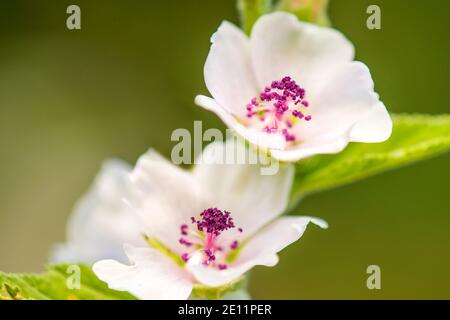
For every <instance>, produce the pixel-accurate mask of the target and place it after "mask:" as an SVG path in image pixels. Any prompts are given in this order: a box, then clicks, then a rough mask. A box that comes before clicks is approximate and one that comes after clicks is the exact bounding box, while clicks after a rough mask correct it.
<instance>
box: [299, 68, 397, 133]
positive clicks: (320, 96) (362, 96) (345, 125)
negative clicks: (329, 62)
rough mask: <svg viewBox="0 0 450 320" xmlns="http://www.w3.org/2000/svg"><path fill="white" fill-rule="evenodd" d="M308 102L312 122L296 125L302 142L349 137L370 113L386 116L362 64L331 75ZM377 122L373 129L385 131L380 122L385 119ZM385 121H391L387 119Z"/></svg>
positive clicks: (367, 72) (367, 70) (342, 69)
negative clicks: (353, 128) (356, 125)
mask: <svg viewBox="0 0 450 320" xmlns="http://www.w3.org/2000/svg"><path fill="white" fill-rule="evenodd" d="M309 100H310V107H308V112H309V114H311V115H312V120H311V121H309V122H307V123H299V124H298V125H297V126H296V128H295V129H296V133H297V134H298V136H299V138H300V139H301V140H302V141H307V140H313V139H319V138H320V139H322V138H326V137H330V140H331V139H335V138H336V137H340V136H343V135H346V134H348V133H349V132H350V129H351V128H352V127H353V126H354V125H355V124H356V123H357V122H358V121H361V120H366V122H369V120H368V119H370V117H371V115H372V114H373V113H375V112H378V111H379V110H383V111H384V112H385V107H384V105H383V104H381V103H380V101H379V97H378V95H377V94H376V93H375V92H374V83H373V80H372V77H371V75H370V71H369V69H368V68H367V66H365V65H364V64H363V63H361V62H351V63H348V64H346V65H344V66H342V67H341V68H339V69H338V70H336V71H335V72H333V73H331V75H330V77H329V79H328V80H327V81H326V82H324V83H323V84H322V85H321V86H320V87H318V88H317V91H316V92H314V93H313V94H312V95H311V97H310V99H309ZM379 118H380V117H374V124H375V126H377V125H381V127H382V129H385V127H386V124H382V123H380V121H379V120H384V119H379ZM387 119H388V120H390V119H389V116H388V117H387ZM388 123H390V121H389V122H388ZM370 131H373V128H370Z"/></svg>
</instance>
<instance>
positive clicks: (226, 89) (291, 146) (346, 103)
mask: <svg viewBox="0 0 450 320" xmlns="http://www.w3.org/2000/svg"><path fill="white" fill-rule="evenodd" d="M211 41H212V46H211V50H210V52H209V55H208V58H207V60H206V63H205V69H204V75H205V83H206V86H207V88H208V90H209V92H210V93H211V95H212V96H213V98H214V99H211V98H208V97H205V96H197V97H196V99H195V102H196V104H198V105H200V106H202V107H204V108H205V109H208V110H210V111H213V112H215V113H216V114H217V115H218V116H219V117H220V118H221V119H222V120H223V121H224V122H225V124H226V125H227V126H229V127H230V128H232V129H234V130H235V131H236V132H237V133H238V134H239V135H241V136H243V137H244V138H245V139H247V140H249V141H250V142H251V143H253V144H256V145H259V146H260V147H263V148H268V149H269V150H270V151H271V154H272V156H273V157H275V158H277V159H279V160H282V161H296V160H299V159H302V158H306V157H309V156H313V155H315V154H326V153H337V152H340V151H342V150H343V149H344V148H345V147H346V146H347V144H348V143H349V142H368V143H374V142H382V141H385V140H386V139H388V138H389V136H390V134H391V131H392V121H391V118H390V116H389V114H388V112H387V111H386V108H385V106H384V104H383V103H382V102H381V101H380V100H379V97H378V94H376V93H375V92H374V83H373V80H372V78H371V75H370V72H369V70H368V68H367V67H366V66H365V65H364V64H363V63H361V62H356V61H353V60H354V48H353V46H352V44H351V43H350V42H349V41H348V40H347V39H346V38H345V37H344V36H343V35H342V34H341V33H340V32H338V31H336V30H334V29H330V28H322V27H318V26H315V25H312V24H309V23H304V22H301V21H299V20H298V19H297V18H296V17H295V16H294V15H291V14H288V13H281V12H278V13H273V14H269V15H266V16H263V17H262V18H260V19H259V20H258V21H257V22H256V24H255V25H254V27H253V30H252V34H251V37H250V38H248V37H247V36H246V35H245V34H244V33H243V32H242V31H241V30H240V29H239V28H237V27H236V26H234V25H232V24H230V23H228V22H223V23H222V25H221V26H220V27H219V29H218V31H217V32H216V33H215V34H214V35H213V37H212V40H211Z"/></svg>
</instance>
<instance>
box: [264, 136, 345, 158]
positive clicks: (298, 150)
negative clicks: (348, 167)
mask: <svg viewBox="0 0 450 320" xmlns="http://www.w3.org/2000/svg"><path fill="white" fill-rule="evenodd" d="M347 145H348V137H347V136H343V137H337V138H335V139H326V140H325V139H322V140H321V139H317V140H312V141H308V142H307V143H302V144H301V145H299V146H296V147H295V148H289V149H285V150H271V151H270V154H271V156H272V157H274V158H275V159H278V160H279V161H286V162H295V161H298V160H301V159H305V158H308V157H312V156H314V155H317V154H332V153H339V152H341V151H342V150H344V149H345V147H346V146H347Z"/></svg>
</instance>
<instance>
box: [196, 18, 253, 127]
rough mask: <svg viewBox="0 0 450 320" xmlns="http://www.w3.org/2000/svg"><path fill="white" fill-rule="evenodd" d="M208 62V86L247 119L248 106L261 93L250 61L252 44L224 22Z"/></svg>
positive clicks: (217, 97)
mask: <svg viewBox="0 0 450 320" xmlns="http://www.w3.org/2000/svg"><path fill="white" fill-rule="evenodd" d="M211 42H212V45H211V49H210V52H209V55H208V58H207V59H206V63H205V68H204V75H205V83H206V86H207V88H208V90H209V92H210V93H211V95H212V96H213V97H214V99H215V100H217V102H218V103H219V104H220V105H221V106H222V107H223V108H225V109H226V110H227V111H228V112H231V113H233V114H234V115H236V116H239V117H240V118H245V114H246V109H245V106H246V105H247V104H248V103H249V102H250V100H251V99H252V98H253V97H254V96H255V95H256V94H258V87H257V83H256V80H255V78H254V74H253V70H252V67H251V62H250V42H249V40H248V38H247V36H246V35H245V34H244V33H243V32H242V31H241V30H240V29H239V28H238V27H236V26H234V25H233V24H231V23H229V22H226V21H225V22H223V23H222V24H221V26H220V27H219V29H218V30H217V32H216V33H215V34H214V35H213V36H212V38H211Z"/></svg>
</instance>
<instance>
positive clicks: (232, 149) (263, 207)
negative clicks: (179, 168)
mask: <svg viewBox="0 0 450 320" xmlns="http://www.w3.org/2000/svg"><path fill="white" fill-rule="evenodd" d="M224 154H225V155H226V154H228V156H230V155H239V156H235V157H233V156H231V157H230V158H231V159H233V158H234V159H239V158H241V156H243V157H242V158H241V159H243V160H245V161H241V162H237V161H236V160H235V161H232V162H231V163H225V161H224V156H223V155H224ZM249 155H250V154H249V150H248V149H247V148H246V147H245V145H244V144H241V143H235V140H228V141H227V142H226V143H225V144H223V143H212V144H210V145H208V146H207V147H206V149H205V150H204V152H203V154H202V158H201V159H198V160H197V162H196V163H197V165H196V166H195V168H194V170H193V175H194V177H195V178H196V180H197V181H198V182H199V184H201V185H202V186H203V187H204V189H205V192H208V199H211V206H214V207H218V208H220V209H221V210H227V211H230V212H231V215H232V217H233V218H234V221H235V224H236V226H237V227H241V228H242V229H243V230H244V232H243V233H242V235H243V236H245V237H248V236H250V235H252V234H253V233H254V232H255V231H256V230H258V229H259V228H260V227H261V226H263V225H265V224H266V223H267V222H269V221H271V220H272V219H274V218H275V217H277V216H279V215H281V214H282V213H283V211H284V210H285V209H286V207H287V202H288V197H289V191H290V188H291V184H292V180H293V175H294V168H293V166H291V165H280V167H279V168H278V172H277V173H276V174H274V175H262V174H261V166H260V165H258V164H250V163H249V159H250V157H249ZM225 160H226V159H225ZM243 163H245V164H243ZM253 163H254V162H253ZM227 233H228V234H230V235H231V233H229V232H227ZM227 233H224V234H223V237H226V234H227ZM221 237H222V236H221Z"/></svg>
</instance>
